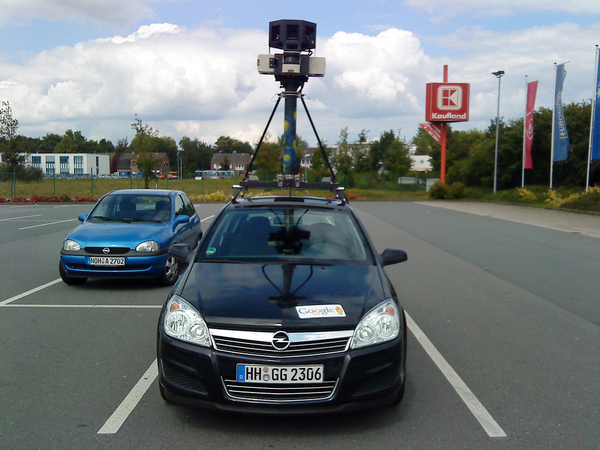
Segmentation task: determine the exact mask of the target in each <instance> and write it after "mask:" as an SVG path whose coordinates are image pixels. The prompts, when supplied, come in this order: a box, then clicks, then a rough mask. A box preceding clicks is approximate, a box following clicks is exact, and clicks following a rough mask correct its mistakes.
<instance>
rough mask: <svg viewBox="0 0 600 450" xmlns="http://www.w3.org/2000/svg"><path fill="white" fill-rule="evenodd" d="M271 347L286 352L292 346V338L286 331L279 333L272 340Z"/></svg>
mask: <svg viewBox="0 0 600 450" xmlns="http://www.w3.org/2000/svg"><path fill="white" fill-rule="evenodd" d="M271 345H272V346H273V348H274V349H275V350H280V351H282V350H286V349H287V348H288V347H289V346H290V336H289V334H287V333H286V332H285V331H278V332H277V333H275V334H274V335H273V338H272V339H271Z"/></svg>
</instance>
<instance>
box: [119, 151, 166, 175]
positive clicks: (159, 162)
mask: <svg viewBox="0 0 600 450" xmlns="http://www.w3.org/2000/svg"><path fill="white" fill-rule="evenodd" d="M139 156H140V154H139V153H121V154H120V155H119V154H117V153H115V154H114V155H113V157H112V160H111V163H110V166H111V173H118V174H119V175H120V176H124V177H128V176H133V177H135V176H137V175H138V174H139V173H141V172H140V169H139V168H138V166H137V160H138V158H139ZM152 156H154V159H156V166H154V173H156V175H157V176H158V177H159V178H160V177H163V178H164V177H165V176H168V174H169V172H171V161H170V160H169V156H168V155H167V154H166V153H153V154H152Z"/></svg>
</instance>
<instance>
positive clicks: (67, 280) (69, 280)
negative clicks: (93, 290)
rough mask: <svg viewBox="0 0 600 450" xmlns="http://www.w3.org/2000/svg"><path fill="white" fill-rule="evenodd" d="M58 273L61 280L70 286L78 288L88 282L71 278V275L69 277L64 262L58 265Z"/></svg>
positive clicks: (84, 279)
mask: <svg viewBox="0 0 600 450" xmlns="http://www.w3.org/2000/svg"><path fill="white" fill-rule="evenodd" d="M58 273H60V278H62V280H63V281H64V282H65V283H66V284H68V285H69V286H77V285H80V284H83V283H85V282H86V280H87V278H76V277H70V276H69V275H67V272H66V271H65V268H64V266H63V263H62V261H60V262H59V263H58Z"/></svg>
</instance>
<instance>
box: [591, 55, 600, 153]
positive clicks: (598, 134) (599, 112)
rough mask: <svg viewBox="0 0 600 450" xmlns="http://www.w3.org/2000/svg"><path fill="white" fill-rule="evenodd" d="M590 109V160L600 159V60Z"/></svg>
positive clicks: (599, 60)
mask: <svg viewBox="0 0 600 450" xmlns="http://www.w3.org/2000/svg"><path fill="white" fill-rule="evenodd" d="M595 94H596V95H595V96H594V102H593V105H592V107H593V108H594V123H592V133H591V136H592V142H591V145H590V148H591V149H592V151H591V159H592V160H594V159H600V58H599V59H598V67H597V68H596V92H595Z"/></svg>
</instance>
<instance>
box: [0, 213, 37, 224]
mask: <svg viewBox="0 0 600 450" xmlns="http://www.w3.org/2000/svg"><path fill="white" fill-rule="evenodd" d="M40 216H41V214H33V215H31V216H21V217H9V218H8V219H0V222H6V221H7V220H18V219H29V218H30V217H40Z"/></svg>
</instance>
